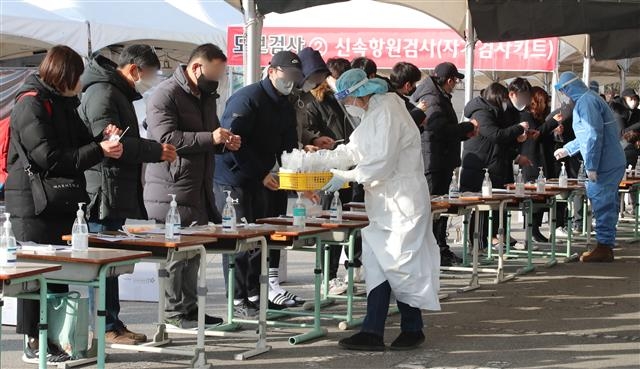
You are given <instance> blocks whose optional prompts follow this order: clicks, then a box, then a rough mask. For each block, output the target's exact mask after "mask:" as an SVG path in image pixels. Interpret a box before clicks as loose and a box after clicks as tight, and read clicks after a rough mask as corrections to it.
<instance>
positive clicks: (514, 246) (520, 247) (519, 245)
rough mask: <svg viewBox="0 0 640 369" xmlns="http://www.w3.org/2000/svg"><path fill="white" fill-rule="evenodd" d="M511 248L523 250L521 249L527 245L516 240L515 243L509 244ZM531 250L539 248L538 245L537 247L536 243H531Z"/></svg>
mask: <svg viewBox="0 0 640 369" xmlns="http://www.w3.org/2000/svg"><path fill="white" fill-rule="evenodd" d="M511 248H512V249H514V250H520V251H523V250H526V249H527V245H526V243H525V242H520V241H518V242H516V244H515V245H513V246H511ZM531 250H532V251H538V250H540V247H538V245H536V244H533V247H532V248H531Z"/></svg>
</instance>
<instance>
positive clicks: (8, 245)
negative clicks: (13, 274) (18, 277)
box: [0, 213, 18, 268]
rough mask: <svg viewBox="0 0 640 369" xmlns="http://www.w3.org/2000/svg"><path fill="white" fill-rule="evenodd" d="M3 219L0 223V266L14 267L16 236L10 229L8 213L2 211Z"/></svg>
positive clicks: (16, 249) (16, 250) (16, 247)
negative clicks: (0, 229)
mask: <svg viewBox="0 0 640 369" xmlns="http://www.w3.org/2000/svg"><path fill="white" fill-rule="evenodd" d="M4 217H5V221H4V223H3V224H2V235H0V266H1V267H4V268H15V266H16V260H17V253H18V246H17V245H16V238H15V236H14V235H13V230H12V229H11V221H9V217H10V214H9V213H4Z"/></svg>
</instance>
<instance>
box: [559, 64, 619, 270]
mask: <svg viewBox="0 0 640 369" xmlns="http://www.w3.org/2000/svg"><path fill="white" fill-rule="evenodd" d="M555 88H556V90H558V91H559V92H560V98H561V99H562V100H563V101H565V102H566V101H568V100H571V101H573V102H574V108H573V131H574V132H575V134H576V139H575V140H573V141H571V142H568V143H566V144H565V145H564V147H563V148H561V149H558V150H556V152H555V154H554V155H555V157H556V159H558V160H560V159H562V158H564V157H566V156H569V155H575V154H577V153H578V152H580V154H582V157H583V158H584V168H585V170H586V171H587V177H589V181H588V182H587V183H586V186H587V197H588V198H589V200H590V201H591V208H592V209H593V216H594V217H595V219H596V227H595V231H596V239H597V240H598V244H597V245H596V247H595V248H594V249H592V250H590V251H587V252H584V253H583V254H582V255H580V261H582V262H583V263H594V262H612V261H613V248H614V246H615V241H616V225H617V224H618V213H619V211H620V202H619V201H620V200H619V197H618V186H619V185H620V181H621V180H622V177H623V176H624V166H625V165H626V163H627V161H626V159H625V156H624V151H623V150H622V146H621V145H620V130H619V128H618V125H617V124H616V119H615V117H614V116H613V112H612V111H611V109H610V108H609V105H607V103H606V102H605V101H604V100H603V99H602V98H601V97H600V95H598V94H597V93H595V92H593V91H592V90H589V88H588V87H587V86H586V85H585V84H584V82H582V80H581V79H580V78H578V76H576V74H575V73H573V72H564V73H562V74H561V75H560V78H559V79H558V84H556V86H555Z"/></svg>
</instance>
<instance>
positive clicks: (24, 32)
mask: <svg viewBox="0 0 640 369" xmlns="http://www.w3.org/2000/svg"><path fill="white" fill-rule="evenodd" d="M0 24H2V29H1V30H0V34H1V36H0V42H1V44H2V47H1V48H0V59H8V58H17V57H21V56H25V55H31V53H32V52H33V51H37V50H42V49H47V48H49V47H51V46H53V45H57V44H63V45H68V46H69V47H71V48H72V49H74V50H75V51H76V52H78V53H79V54H80V55H87V51H88V48H89V34H88V29H87V24H86V23H85V22H84V21H82V20H70V19H67V18H65V17H63V16H60V15H58V14H55V13H53V12H51V11H47V10H45V9H43V8H40V7H38V6H35V5H33V4H29V3H25V2H17V1H2V2H1V3H0Z"/></svg>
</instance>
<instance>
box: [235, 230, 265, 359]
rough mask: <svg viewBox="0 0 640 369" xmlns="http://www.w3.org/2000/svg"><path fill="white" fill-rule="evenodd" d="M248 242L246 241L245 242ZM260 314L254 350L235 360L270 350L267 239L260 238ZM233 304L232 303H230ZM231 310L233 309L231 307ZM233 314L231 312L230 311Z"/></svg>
mask: <svg viewBox="0 0 640 369" xmlns="http://www.w3.org/2000/svg"><path fill="white" fill-rule="evenodd" d="M246 242H248V240H247V241H246ZM258 242H259V243H260V254H261V255H260V312H259V313H258V342H257V343H256V348H255V349H253V350H250V351H247V352H243V353H241V354H237V355H236V356H235V359H236V360H245V359H248V358H251V357H254V356H257V355H260V354H263V353H265V352H268V351H269V350H271V346H268V345H267V310H268V309H269V262H268V256H269V246H268V245H267V239H266V238H265V237H260V238H259V240H258ZM229 278H230V279H229V286H230V287H229V289H231V282H230V281H231V277H229ZM230 295H232V294H230ZM232 302H233V301H232ZM232 309H233V307H232ZM231 311H232V312H233V310H231Z"/></svg>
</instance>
